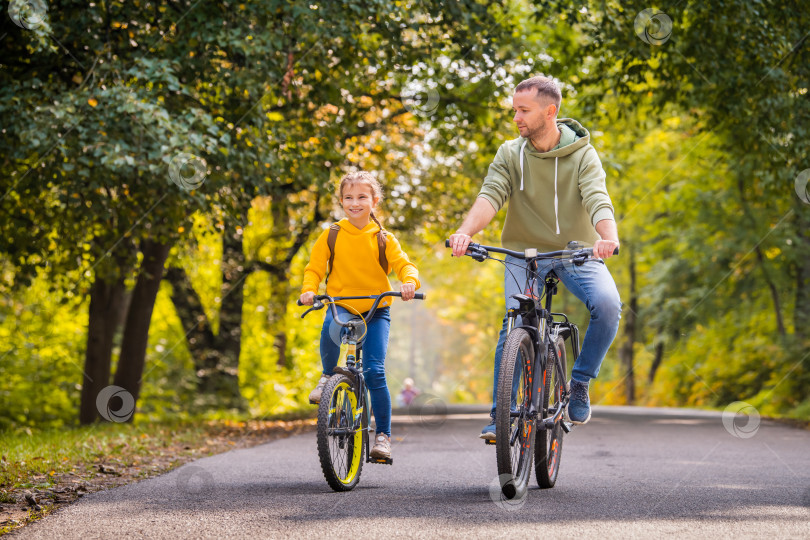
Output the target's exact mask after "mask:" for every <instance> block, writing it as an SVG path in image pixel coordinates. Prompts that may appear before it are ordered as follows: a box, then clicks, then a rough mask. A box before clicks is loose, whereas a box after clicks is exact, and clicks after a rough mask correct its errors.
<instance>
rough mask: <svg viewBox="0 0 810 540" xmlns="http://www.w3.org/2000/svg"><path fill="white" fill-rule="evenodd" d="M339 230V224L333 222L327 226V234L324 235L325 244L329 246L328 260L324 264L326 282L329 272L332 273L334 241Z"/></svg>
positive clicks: (327, 281)
mask: <svg viewBox="0 0 810 540" xmlns="http://www.w3.org/2000/svg"><path fill="white" fill-rule="evenodd" d="M339 232H340V225H338V224H337V223H333V224H332V225H331V226H330V227H329V236H327V237H326V245H327V246H328V247H329V262H328V263H327V264H326V283H329V274H331V273H332V265H333V264H334V263H335V242H337V235H338V233H339Z"/></svg>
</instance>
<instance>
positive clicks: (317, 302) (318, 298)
mask: <svg viewBox="0 0 810 540" xmlns="http://www.w3.org/2000/svg"><path fill="white" fill-rule="evenodd" d="M388 296H395V297H396V296H399V297H400V298H401V297H402V293H399V292H394V291H387V292H384V293H382V294H378V295H371V296H335V297H334V298H333V297H331V296H329V295H328V294H318V295H315V298H314V301H313V303H312V307H311V308H309V309H308V310H306V311H305V312H304V313H303V314H302V315H301V318H302V319H303V318H304V317H306V316H307V313H309V312H310V311H315V310H318V309H323V307H324V306H325V305H326V304H324V303H323V302H322V300H327V303H328V304H329V309H331V310H332V318H333V319H334V320H335V322H337V323H338V324H339V325H340V326H348V325H349V323H344V322H342V321H341V320H340V319H338V313H337V308H336V307H335V302H339V301H340V300H374V303H373V304H371V309H369V310H368V312H367V313H368V315H367V316H366V317H365V318H364V319H363V320H364V321H369V320H371V318H372V317H374V312H375V311H377V306H379V305H380V300H382V299H383V298H386V297H388ZM425 297H426V295H425V293H416V294H414V296H413V298H414V300H424V299H425ZM296 303H297V304H298V305H299V306H303V305H304V304H302V303H301V300H300V299H299V300H297V301H296Z"/></svg>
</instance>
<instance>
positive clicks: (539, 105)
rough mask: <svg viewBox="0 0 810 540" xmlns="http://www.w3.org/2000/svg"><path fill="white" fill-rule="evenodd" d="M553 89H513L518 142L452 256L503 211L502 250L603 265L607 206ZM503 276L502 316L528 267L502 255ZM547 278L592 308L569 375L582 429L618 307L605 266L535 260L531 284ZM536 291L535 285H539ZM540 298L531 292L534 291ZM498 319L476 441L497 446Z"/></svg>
mask: <svg viewBox="0 0 810 540" xmlns="http://www.w3.org/2000/svg"><path fill="white" fill-rule="evenodd" d="M561 102H562V94H561V92H560V88H559V86H558V85H557V83H556V82H555V81H554V79H552V78H549V77H543V76H538V77H532V78H530V79H526V80H525V81H523V82H521V83H520V84H518V85H517V87H516V88H515V93H514V95H513V97H512V109H513V110H514V111H515V116H514V121H515V124H516V125H517V128H518V131H519V132H520V137H518V138H517V139H513V140H510V141H507V142H505V143H504V144H502V145H501V147H500V148H499V149H498V153H497V154H496V155H495V159H494V160H493V161H492V164H491V165H490V166H489V173H488V174H487V176H486V178H485V179H484V183H483V185H482V186H481V190H480V192H479V193H478V198H477V200H476V201H475V203H474V204H473V207H472V209H471V210H470V212H469V214H468V215H467V217H466V218H465V220H464V222H463V223H462V225H461V227H459V228H458V230H457V231H456V233H455V234H453V235H451V236H450V246H451V247H452V248H453V255H454V256H455V257H461V256H462V255H464V253H465V252H466V251H467V246H468V245H469V244H470V242H471V237H472V236H473V235H475V234H477V233H479V232H481V231H482V230H483V229H484V227H486V226H487V224H489V222H490V221H492V218H494V217H495V214H496V213H497V212H498V211H499V210H500V209H501V208H502V207H503V206H504V205H506V204H507V203H509V206H508V209H507V212H506V221H505V223H504V227H503V231H502V234H501V243H502V244H503V247H505V248H506V249H511V250H515V251H523V250H525V249H527V248H537V249H538V250H539V251H556V250H561V249H565V247H566V245H567V244H568V242H569V241H572V240H578V241H582V242H584V243H586V244H592V245H593V249H594V256H596V257H599V258H601V259H607V258H609V257H610V256H611V255H613V250H614V249H615V248H617V247H618V246H619V235H618V232H617V229H616V221H615V218H614V213H613V204H612V203H611V200H610V196H609V195H608V192H607V187H606V186H605V176H606V175H605V171H604V170H603V169H602V163H601V161H600V160H599V156H598V155H597V153H596V150H595V149H594V147H593V146H591V144H590V134H589V133H588V130H586V129H585V128H584V127H582V126H581V125H580V124H579V122H577V121H576V120H571V119H569V118H559V119H558V118H557V113H558V112H559V110H560V104H561ZM506 261H507V267H508V268H509V269H511V271H512V272H513V273H514V274H515V277H516V278H517V281H518V282H519V285H518V284H516V283H515V279H513V278H512V275H511V274H510V273H509V271H505V272H504V293H505V296H506V309H507V310H508V309H509V308H513V307H515V308H516V307H518V302H517V301H516V300H514V299H513V298H511V296H512V295H514V294H521V293H523V294H532V292H531V291H522V290H520V287H522V286H523V284H524V283H525V282H526V263H525V261H523V260H522V259H517V258H514V257H509V256H507V258H506ZM550 270H554V273H555V274H556V275H557V276H558V277H559V278H560V280H561V281H562V282H563V284H564V285H565V286H566V288H568V290H569V291H571V292H572V293H573V294H574V295H575V296H576V297H577V298H579V299H580V300H581V301H582V302H583V303H584V304H585V305H586V306H587V307H588V309H589V310H590V313H591V318H590V323H589V325H588V330H587V332H586V333H585V338H584V339H583V343H582V352H581V353H580V355H579V358H578V359H577V361H576V363H575V364H574V369H573V372H572V374H571V381H570V390H571V400H570V403H569V405H568V415H569V419H570V420H571V421H572V422H573V423H575V424H584V423H586V422H587V421H588V420H590V418H591V407H590V399H589V396H588V384H589V382H590V380H591V379H593V378H595V377H596V376H597V374H598V373H599V368H600V366H601V365H602V361H603V360H604V358H605V354H606V353H607V351H608V349H609V348H610V345H611V343H612V342H613V339H614V338H615V337H616V332H617V331H618V328H619V317H620V314H621V301H620V299H619V292H618V290H617V289H616V284H615V283H614V281H613V278H612V276H611V275H610V272H609V271H608V269H607V266H606V265H605V264H604V261H600V262H599V264H597V263H588V264H583V265H581V266H574V265H572V263H570V262H568V261H560V260H554V261H550V260H549V261H541V262H539V263H538V276H539V278H543V277H545V275H546V274H548V272H549V271H550ZM538 281H539V283H540V284H542V279H539V280H538ZM534 294H539V291H534ZM505 339H506V317H505V316H504V319H503V328H502V329H501V333H500V336H499V338H498V346H497V348H496V349H495V375H494V388H493V392H492V410H491V415H492V418H491V421H490V423H489V424H488V425H487V426H486V427H485V428H484V429H483V431H482V432H481V438H483V439H488V440H494V439H495V389H496V388H497V387H498V372H499V370H500V363H501V355H502V353H503V344H504V341H505Z"/></svg>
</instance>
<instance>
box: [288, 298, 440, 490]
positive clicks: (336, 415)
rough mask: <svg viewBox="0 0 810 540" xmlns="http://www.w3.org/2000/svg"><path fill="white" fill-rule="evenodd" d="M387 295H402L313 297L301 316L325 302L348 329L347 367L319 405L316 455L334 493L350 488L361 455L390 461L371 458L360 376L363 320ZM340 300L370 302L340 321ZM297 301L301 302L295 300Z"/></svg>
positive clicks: (370, 460)
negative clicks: (365, 309)
mask: <svg viewBox="0 0 810 540" xmlns="http://www.w3.org/2000/svg"><path fill="white" fill-rule="evenodd" d="M388 296H402V294H401V293H398V292H393V291H390V292H385V293H382V294H380V295H375V296H336V297H334V298H333V297H331V296H328V295H318V296H315V299H314V302H313V305H312V307H311V308H309V309H308V310H306V311H305V312H304V313H303V314H302V315H301V318H302V319H303V318H304V317H305V316H306V315H307V313H309V312H310V311H313V310H318V309H322V308H323V307H324V306H327V305H328V306H329V309H331V310H332V317H333V318H334V321H335V323H336V324H338V325H340V326H342V327H344V328H346V329H347V331H346V332H342V334H343V335H342V336H341V344H342V346H346V347H347V351H346V365H345V366H342V365H339V366H338V367H336V368H335V370H334V371H335V375H334V376H332V377H331V378H330V379H329V382H328V383H326V386H325V387H324V389H323V393H322V394H321V402H320V404H319V405H318V457H319V458H320V460H321V469H322V470H323V476H324V477H325V478H326V482H327V483H328V484H329V487H331V488H332V489H334V490H335V491H350V490H352V489H354V487H355V486H356V485H357V483H358V482H359V481H360V472H361V471H362V470H363V463H364V459H363V458H364V457H365V462H367V463H383V464H388V465H391V464H393V461H392V460H391V459H390V458H388V459H376V458H372V457H370V456H369V432H370V431H371V430H372V429H373V428H372V427H371V400H370V399H369V395H368V389H367V388H366V383H365V379H364V378H363V354H362V352H363V351H362V347H358V344H360V343H361V341H362V337H363V334H364V333H365V327H366V323H367V322H368V321H370V320H371V319H372V317H374V313H375V311H377V306H379V304H380V301H381V300H382V299H383V298H386V297H388ZM414 298H415V299H416V300H424V298H425V295H424V294H422V293H416V295H415V296H414ZM341 300H374V303H373V304H372V306H371V309H369V310H368V312H367V313H366V314H365V317H362V316H358V315H355V316H352V317H350V318H349V319H348V320H346V321H343V320H340V318H339V317H338V312H337V309H336V307H335V304H336V303H337V302H340V301H341ZM298 305H299V306H300V305H302V304H301V302H300V301H299V302H298Z"/></svg>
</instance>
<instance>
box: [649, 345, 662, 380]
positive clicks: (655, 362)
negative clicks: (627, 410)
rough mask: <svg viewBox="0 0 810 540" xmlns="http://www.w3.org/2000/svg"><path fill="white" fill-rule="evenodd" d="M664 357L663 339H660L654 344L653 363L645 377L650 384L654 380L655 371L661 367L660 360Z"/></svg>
mask: <svg viewBox="0 0 810 540" xmlns="http://www.w3.org/2000/svg"><path fill="white" fill-rule="evenodd" d="M663 359H664V340H663V339H661V340H659V341H658V343H656V344H655V358H653V363H652V365H651V366H650V375H649V377H647V382H649V383H650V384H651V385H652V383H653V381H654V380H655V372H656V371H658V368H659V367H661V361H662V360H663Z"/></svg>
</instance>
